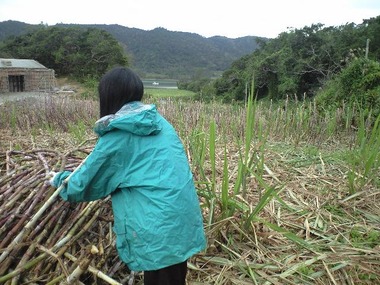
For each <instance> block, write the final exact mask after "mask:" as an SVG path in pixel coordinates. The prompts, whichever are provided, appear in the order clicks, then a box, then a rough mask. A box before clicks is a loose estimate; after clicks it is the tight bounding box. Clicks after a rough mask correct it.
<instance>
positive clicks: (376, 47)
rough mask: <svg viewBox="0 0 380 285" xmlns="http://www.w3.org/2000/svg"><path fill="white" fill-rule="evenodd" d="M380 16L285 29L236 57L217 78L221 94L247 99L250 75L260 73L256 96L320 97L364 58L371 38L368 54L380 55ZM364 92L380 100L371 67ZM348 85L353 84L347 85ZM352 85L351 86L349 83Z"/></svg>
mask: <svg viewBox="0 0 380 285" xmlns="http://www.w3.org/2000/svg"><path fill="white" fill-rule="evenodd" d="M379 33H380V16H379V17H377V18H372V19H370V20H367V21H364V22H363V24H361V25H355V24H353V23H351V24H346V25H344V26H340V27H324V25H322V24H313V25H311V26H310V27H304V28H302V29H293V30H290V31H288V32H283V33H281V34H280V35H279V36H278V37H277V38H275V39H271V40H269V41H263V42H261V43H260V48H259V49H257V50H255V51H254V52H253V53H252V54H250V55H247V56H245V57H243V58H241V59H239V60H237V61H235V62H234V63H233V64H232V65H231V67H230V68H229V69H227V70H226V71H225V72H224V73H223V75H222V77H221V78H219V79H217V80H216V82H215V89H216V96H218V97H220V98H224V99H230V100H239V99H240V100H241V99H243V98H244V95H243V94H244V93H245V88H244V86H245V84H246V82H248V81H249V77H250V74H252V73H255V74H256V79H255V80H256V82H255V86H256V88H255V95H256V96H257V98H262V97H269V98H270V99H273V100H279V99H285V98H287V97H288V96H290V97H291V98H295V97H296V98H298V99H300V98H304V97H314V96H315V95H316V94H317V93H318V91H319V90H320V88H322V87H323V86H324V84H325V83H326V82H328V81H329V80H331V79H332V78H333V77H334V76H336V75H337V74H339V73H340V72H341V70H342V69H344V68H345V67H346V66H347V63H348V62H350V61H351V60H352V59H353V58H356V57H358V58H364V56H365V47H366V43H367V39H369V40H370V48H369V53H368V58H369V59H372V60H374V61H375V60H378V59H379V58H380V56H379V55H380V44H377V43H378V42H379V39H378V34H379ZM367 76H368V77H367V78H366V81H367V82H365V83H364V82H363V85H362V86H361V89H362V90H367V89H368V88H369V89H370V90H372V91H369V93H368V94H366V95H365V96H366V97H368V98H369V97H371V98H372V99H371V100H376V99H375V98H377V97H376V94H374V93H373V89H372V87H370V86H373V84H377V83H376V79H375V78H377V79H378V75H377V74H376V73H372V71H370V70H369V71H368V73H367ZM346 87H347V86H346ZM347 88H348V87H347Z"/></svg>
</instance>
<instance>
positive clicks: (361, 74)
mask: <svg viewBox="0 0 380 285" xmlns="http://www.w3.org/2000/svg"><path fill="white" fill-rule="evenodd" d="M316 99H317V103H318V106H319V107H320V108H324V109H331V108H337V107H342V106H343V105H350V106H354V105H356V106H358V107H359V109H361V110H365V111H366V112H367V113H369V112H370V111H371V113H372V114H373V116H374V117H377V116H378V115H379V114H380V63H379V62H377V61H373V60H367V59H355V60H353V61H352V62H351V63H350V64H349V65H348V66H347V67H346V68H345V69H343V71H342V72H341V73H340V74H339V75H337V76H336V77H335V78H334V79H333V80H331V82H329V83H328V84H326V86H325V88H324V89H323V90H322V91H321V92H320V93H319V94H318V96H317V98H316Z"/></svg>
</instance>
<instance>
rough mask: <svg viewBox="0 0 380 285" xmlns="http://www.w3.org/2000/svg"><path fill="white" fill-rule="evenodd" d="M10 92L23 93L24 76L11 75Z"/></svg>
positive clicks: (9, 78)
mask: <svg viewBox="0 0 380 285" xmlns="http://www.w3.org/2000/svg"><path fill="white" fill-rule="evenodd" d="M8 82H9V92H23V91H24V89H25V82H24V75H9V76H8Z"/></svg>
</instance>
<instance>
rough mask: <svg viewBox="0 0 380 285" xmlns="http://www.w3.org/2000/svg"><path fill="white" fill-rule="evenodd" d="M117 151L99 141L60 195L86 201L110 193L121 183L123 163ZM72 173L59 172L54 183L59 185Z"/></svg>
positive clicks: (69, 198)
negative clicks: (118, 158)
mask: <svg viewBox="0 0 380 285" xmlns="http://www.w3.org/2000/svg"><path fill="white" fill-rule="evenodd" d="M116 153H117V152H116V151H115V150H112V148H111V149H110V148H108V149H107V147H104V146H102V143H101V142H98V144H97V145H96V146H95V148H94V150H93V151H92V152H91V153H90V154H89V156H88V157H87V158H86V160H85V161H84V163H83V164H82V165H81V166H80V167H79V168H78V169H76V170H75V171H74V173H72V175H71V176H70V178H69V180H68V182H67V183H66V184H65V185H64V186H63V188H62V190H61V192H60V196H61V197H62V198H63V199H64V200H66V201H70V202H85V201H94V200H98V199H102V198H104V197H106V196H108V195H110V194H111V193H112V192H113V191H115V190H116V189H117V188H118V186H119V183H120V177H119V179H118V176H119V175H120V173H119V172H120V168H121V165H120V162H118V161H117V157H118V155H117V154H116ZM70 174H71V172H69V171H63V172H60V173H58V174H57V175H56V177H55V179H54V182H53V183H54V184H55V185H56V186H57V187H59V186H60V185H62V183H63V182H64V180H65V179H66V178H67V177H68V176H69V175H70Z"/></svg>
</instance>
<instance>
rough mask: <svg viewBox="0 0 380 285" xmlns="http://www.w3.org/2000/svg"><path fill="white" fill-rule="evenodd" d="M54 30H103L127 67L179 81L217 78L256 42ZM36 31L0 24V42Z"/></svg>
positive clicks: (120, 30) (159, 32) (116, 30)
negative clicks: (115, 42)
mask: <svg viewBox="0 0 380 285" xmlns="http://www.w3.org/2000/svg"><path fill="white" fill-rule="evenodd" d="M56 26H59V27H64V26H79V27H95V28H99V29H103V30H106V31H107V32H109V33H110V34H111V35H113V36H114V37H115V39H116V40H118V41H119V42H120V43H121V44H122V46H123V47H124V49H125V51H126V52H127V54H128V58H129V60H130V63H131V66H132V67H134V68H135V69H136V70H137V71H138V72H139V73H140V74H143V75H144V77H168V78H176V79H182V78H194V77H195V78H196V77H213V76H217V75H220V74H221V73H222V72H223V71H224V70H226V69H227V68H229V67H230V65H231V63H232V62H234V61H235V60H237V59H239V58H241V57H242V56H244V55H246V54H250V53H252V52H253V51H254V50H255V49H256V48H257V47H258V43H257V41H256V40H257V39H259V37H255V36H246V37H241V38H237V39H231V38H226V37H221V36H214V37H210V38H205V37H202V36H200V35H198V34H194V33H185V32H174V31H169V30H166V29H164V28H156V29H154V30H150V31H146V30H141V29H136V28H128V27H124V26H121V25H73V24H58V25H56ZM38 27H40V25H30V24H26V23H22V22H18V21H4V22H0V41H2V40H4V39H5V38H7V37H9V36H18V35H22V34H24V33H27V32H29V31H31V30H33V29H35V28H38ZM261 39H263V38H261ZM263 40H266V39H263Z"/></svg>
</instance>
